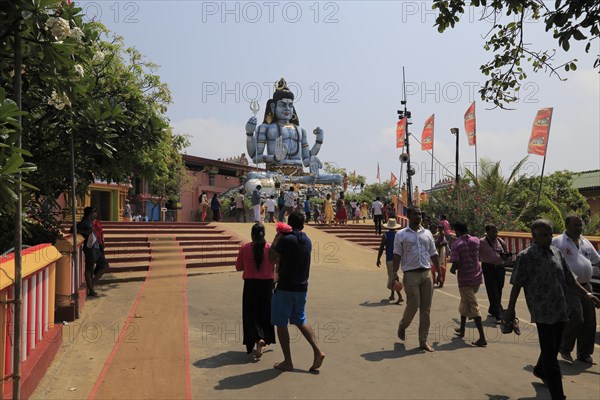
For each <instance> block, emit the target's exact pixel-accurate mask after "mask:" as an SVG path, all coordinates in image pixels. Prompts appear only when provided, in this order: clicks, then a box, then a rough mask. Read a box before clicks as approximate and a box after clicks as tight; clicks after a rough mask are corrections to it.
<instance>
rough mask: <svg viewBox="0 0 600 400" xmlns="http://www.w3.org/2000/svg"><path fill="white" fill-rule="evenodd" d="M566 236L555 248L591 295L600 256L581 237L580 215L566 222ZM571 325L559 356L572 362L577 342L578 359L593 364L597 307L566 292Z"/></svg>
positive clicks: (572, 291)
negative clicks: (572, 354)
mask: <svg viewBox="0 0 600 400" xmlns="http://www.w3.org/2000/svg"><path fill="white" fill-rule="evenodd" d="M565 229H566V230H565V232H564V233H563V234H562V235H559V236H557V237H555V238H553V239H552V246H554V247H556V248H558V249H559V250H560V252H561V254H562V255H563V257H564V259H565V261H566V262H567V265H568V266H569V268H570V269H571V271H573V275H575V278H576V279H577V282H579V283H580V284H581V286H583V287H584V288H585V289H586V290H587V291H588V293H591V291H592V285H591V284H590V279H591V278H592V272H593V267H594V266H598V265H600V256H599V255H598V252H597V251H596V249H595V248H594V246H593V245H592V244H591V243H590V241H589V240H587V239H586V238H584V237H582V236H581V233H582V232H583V220H582V219H581V217H580V216H579V215H569V216H568V217H567V218H566V219H565ZM566 297H567V306H568V312H569V322H567V324H566V326H565V329H564V331H563V336H562V341H561V344H560V356H561V357H562V359H563V360H565V361H568V362H570V363H572V362H573V357H572V356H571V351H573V348H574V347H575V341H577V359H578V360H580V361H583V362H585V363H588V364H593V363H594V359H593V358H592V354H593V352H594V339H595V336H596V310H595V309H594V303H593V302H592V301H591V300H590V299H589V297H588V296H584V295H583V294H582V293H580V291H578V290H575V289H572V288H570V287H569V288H567V293H566Z"/></svg>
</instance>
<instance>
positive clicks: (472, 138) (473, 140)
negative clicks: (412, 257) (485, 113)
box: [465, 102, 477, 146]
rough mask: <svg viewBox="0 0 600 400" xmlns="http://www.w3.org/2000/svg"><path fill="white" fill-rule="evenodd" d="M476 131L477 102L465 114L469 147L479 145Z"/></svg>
mask: <svg viewBox="0 0 600 400" xmlns="http://www.w3.org/2000/svg"><path fill="white" fill-rule="evenodd" d="M475 130H476V128H475V102H473V103H471V105H470V106H469V108H468V109H467V112H466V113H465V132H466V133H467V139H468V141H469V146H475V145H476V144H477V136H476V134H475Z"/></svg>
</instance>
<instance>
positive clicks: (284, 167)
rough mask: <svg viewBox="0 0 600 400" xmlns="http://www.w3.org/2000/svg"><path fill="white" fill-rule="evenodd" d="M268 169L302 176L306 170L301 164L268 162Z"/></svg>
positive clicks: (287, 174) (286, 174) (288, 174)
mask: <svg viewBox="0 0 600 400" xmlns="http://www.w3.org/2000/svg"><path fill="white" fill-rule="evenodd" d="M266 169H267V171H271V172H274V173H279V174H282V175H285V176H302V175H304V170H303V168H302V166H301V165H289V164H275V163H267V168H266Z"/></svg>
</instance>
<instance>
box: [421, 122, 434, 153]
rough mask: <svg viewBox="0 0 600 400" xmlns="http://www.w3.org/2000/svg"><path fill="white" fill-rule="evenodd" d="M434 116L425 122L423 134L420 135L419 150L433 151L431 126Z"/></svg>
mask: <svg viewBox="0 0 600 400" xmlns="http://www.w3.org/2000/svg"><path fill="white" fill-rule="evenodd" d="M434 116H435V114H431V117H429V118H427V120H425V126H424V127H423V134H422V135H421V150H433V125H434V118H435V117H434Z"/></svg>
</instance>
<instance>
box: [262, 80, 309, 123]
mask: <svg viewBox="0 0 600 400" xmlns="http://www.w3.org/2000/svg"><path fill="white" fill-rule="evenodd" d="M277 121H280V122H286V123H288V122H289V123H292V124H294V125H299V124H300V121H299V119H298V114H296V109H295V108H294V93H292V91H291V90H290V89H288V87H287V82H286V81H285V79H283V78H281V79H280V80H279V81H278V82H277V83H276V84H275V93H273V98H272V99H270V100H269V101H268V102H267V106H266V107H265V118H264V121H263V123H265V124H270V123H273V122H277Z"/></svg>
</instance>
